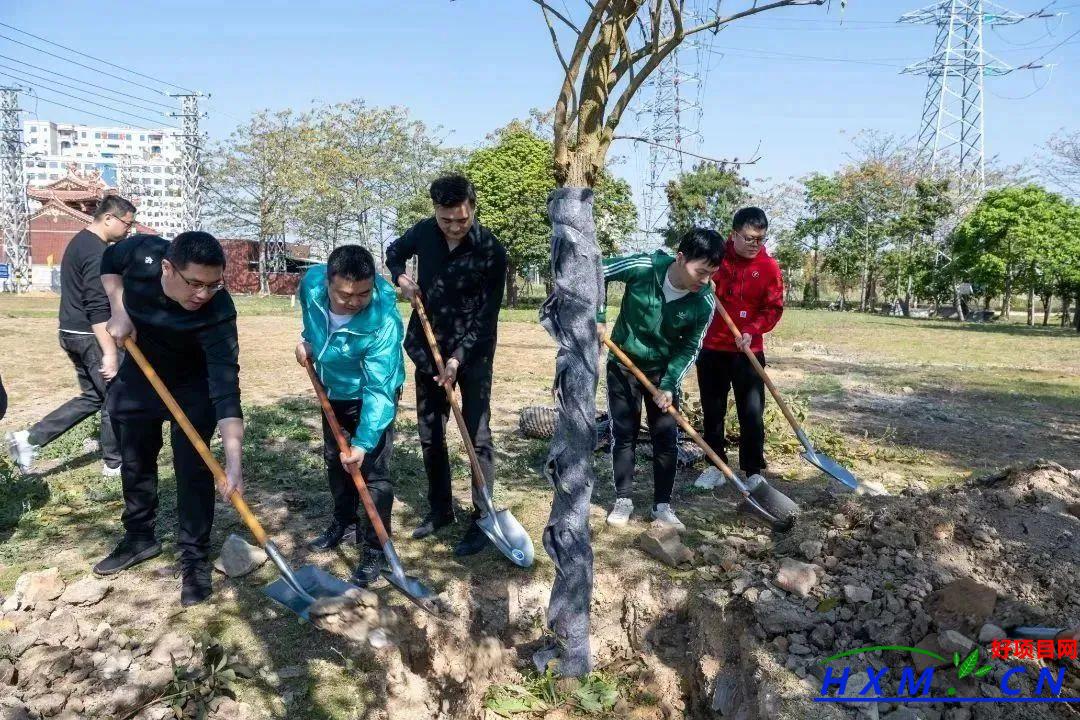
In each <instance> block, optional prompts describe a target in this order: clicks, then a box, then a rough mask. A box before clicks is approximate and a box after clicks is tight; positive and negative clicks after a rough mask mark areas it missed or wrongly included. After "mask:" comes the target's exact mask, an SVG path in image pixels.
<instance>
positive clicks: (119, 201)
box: [94, 195, 135, 220]
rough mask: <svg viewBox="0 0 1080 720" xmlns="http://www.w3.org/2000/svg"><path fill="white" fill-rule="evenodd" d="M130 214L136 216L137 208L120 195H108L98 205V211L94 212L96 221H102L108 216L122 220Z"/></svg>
mask: <svg viewBox="0 0 1080 720" xmlns="http://www.w3.org/2000/svg"><path fill="white" fill-rule="evenodd" d="M128 213H131V214H132V215H134V214H135V206H134V205H133V204H132V202H131V201H130V200H128V199H127V198H122V197H120V196H119V195H106V196H105V197H104V198H102V199H101V202H99V203H98V206H97V209H96V210H94V219H95V220H100V219H101V218H103V217H105V216H106V215H113V216H115V217H116V218H122V217H124V216H125V215H127V214H128Z"/></svg>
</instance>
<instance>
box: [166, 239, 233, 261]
mask: <svg viewBox="0 0 1080 720" xmlns="http://www.w3.org/2000/svg"><path fill="white" fill-rule="evenodd" d="M165 259H166V260H168V261H169V262H170V263H172V265H173V267H175V268H176V269H177V270H183V269H184V268H186V267H187V266H188V265H191V264H193V263H194V264H195V265H206V266H207V267H219V268H221V269H222V270H224V269H225V251H224V250H223V249H222V248H221V243H219V242H218V239H217V238H216V237H214V236H213V235H211V234H210V233H208V232H202V231H201V230H189V231H188V232H182V233H180V234H179V235H177V236H176V237H175V238H173V241H172V242H171V243H169V249H168V250H166V251H165Z"/></svg>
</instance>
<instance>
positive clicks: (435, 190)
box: [431, 174, 476, 207]
mask: <svg viewBox="0 0 1080 720" xmlns="http://www.w3.org/2000/svg"><path fill="white" fill-rule="evenodd" d="M466 201H468V202H469V203H470V204H471V205H475V204H476V188H475V187H473V184H472V182H471V181H470V180H469V178H467V177H465V176H464V175H458V174H454V175H443V176H442V177H441V178H438V179H436V180H435V182H433V183H431V202H433V203H435V204H436V205H438V206H440V207H457V206H458V205H460V204H461V203H463V202H466Z"/></svg>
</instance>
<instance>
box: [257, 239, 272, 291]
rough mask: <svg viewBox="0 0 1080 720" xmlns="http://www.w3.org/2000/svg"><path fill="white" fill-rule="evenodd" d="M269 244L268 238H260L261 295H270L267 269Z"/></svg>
mask: <svg viewBox="0 0 1080 720" xmlns="http://www.w3.org/2000/svg"><path fill="white" fill-rule="evenodd" d="M266 252H267V242H266V238H265V237H263V236H262V235H260V236H259V294H260V295H269V294H270V283H269V281H268V279H267V267H268V264H267V262H266V259H267V258H266Z"/></svg>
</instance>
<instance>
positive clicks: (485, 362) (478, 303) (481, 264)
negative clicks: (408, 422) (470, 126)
mask: <svg viewBox="0 0 1080 720" xmlns="http://www.w3.org/2000/svg"><path fill="white" fill-rule="evenodd" d="M431 201H432V204H433V205H434V207H435V214H434V216H433V217H430V218H428V219H426V220H421V221H420V222H418V223H417V224H416V225H414V226H413V227H412V228H410V229H409V230H408V231H407V232H406V233H405V234H404V235H402V236H401V237H399V238H398V239H397V240H395V241H394V242H392V243H391V244H390V246H389V247H388V248H387V249H386V266H387V268H389V270H390V277H391V279H392V280H393V281H394V282H395V283H396V284H397V286H398V287H399V288H401V294H402V295H404V296H405V298H406V299H407V300H412V299H413V298H414V297H417V296H419V297H420V298H421V299H422V300H423V302H424V307H425V309H426V310H427V313H428V316H429V318H430V319H431V325H432V329H433V330H434V332H435V338H436V340H437V341H438V343H439V350H440V352H441V354H442V356H443V358H444V359H445V360H446V363H445V366H444V369H443V372H441V373H440V372H438V370H437V369H436V367H435V359H434V357H433V356H432V354H431V350H430V348H429V347H428V342H427V338H426V337H425V335H424V330H423V328H422V327H421V326H420V318H419V317H417V314H416V313H415V312H413V314H412V318H411V319H410V320H409V329H408V332H407V333H406V334H405V352H407V353H408V355H409V357H410V358H411V359H412V361H413V363H415V365H416V419H417V425H418V430H419V433H420V447H421V449H422V450H423V455H424V469H425V470H426V471H427V478H428V503H429V509H428V514H427V516H426V517H425V518H424V521H423V522H422V523H421V524H420V526H419V527H418V528H416V530H414V531H413V537H414V538H417V539H419V538H424V537H428V536H429V535H431V534H432V533H434V532H435V531H436V530H438V529H439V528H441V527H443V526H445V525H449V524H450V523H452V522H454V505H453V495H452V493H451V487H450V457H449V454H448V452H447V449H446V422H447V419H448V417H449V413H450V404H449V402H448V400H447V398H446V391H445V388H447V387H453V386H454V385H455V384H456V385H457V386H458V387H459V388H460V390H461V404H462V412H463V414H464V415H465V424H466V426H467V427H468V430H469V435H470V437H471V438H472V442H473V445H474V446H475V447H476V455H477V457H478V458H479V459H480V467H481V469H482V471H483V473H484V480H485V482H486V483H487V486H488V491H489V492H491V490H492V487H493V485H494V482H495V448H494V447H493V445H492V442H491V430H490V429H489V427H488V421H489V418H490V416H491V376H492V370H493V361H494V358H495V343H496V341H497V330H498V322H499V306H500V305H501V304H502V296H503V284H504V283H505V282H506V249H505V248H504V247H503V246H502V244H501V243H500V242H499V240H498V238H496V237H495V236H494V235H493V234H492V233H491V231H490V230H488V229H487V228H485V227H484V226H482V225H481V224H480V223H479V222H477V220H476V189H475V188H474V187H473V185H472V183H471V182H469V180H468V179H467V178H465V177H464V176H462V175H448V176H446V177H441V178H439V179H437V180H436V181H435V182H433V183H432V184H431ZM413 257H416V258H417V259H418V260H419V263H418V265H419V268H418V276H417V279H416V280H413V279H412V278H410V277H409V276H408V275H407V274H406V272H405V263H406V262H408V261H409V259H410V258H413ZM472 488H473V513H472V522H470V523H469V527H468V529H467V530H466V531H465V534H464V536H463V537H462V539H461V541H460V542H459V543H458V544H457V545H456V546H455V547H454V554H455V555H458V556H464V555H473V554H476V553H478V552H480V551H481V550H483V549H484V547H485V546H486V545H487V544H488V542H489V541H488V538H487V536H486V535H484V532H483V530H481V529H480V526H479V525H477V524H476V519H477V518H479V517H480V510H479V504H478V500H479V496H478V491H477V489H476V486H475V485H472Z"/></svg>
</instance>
